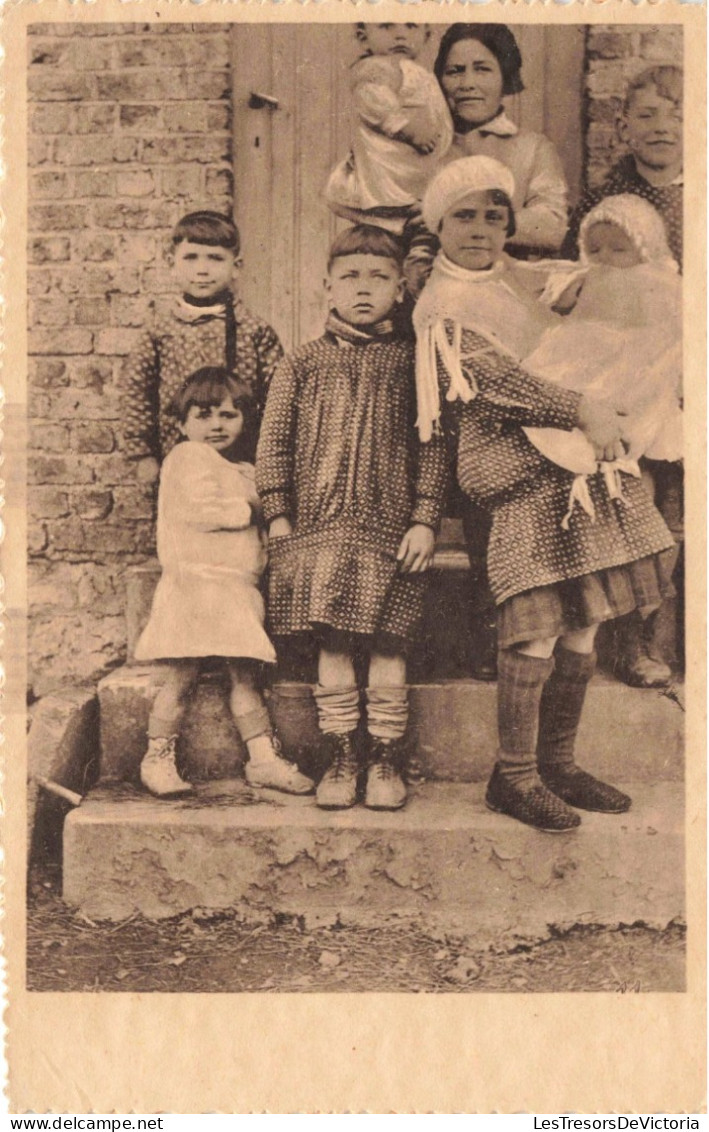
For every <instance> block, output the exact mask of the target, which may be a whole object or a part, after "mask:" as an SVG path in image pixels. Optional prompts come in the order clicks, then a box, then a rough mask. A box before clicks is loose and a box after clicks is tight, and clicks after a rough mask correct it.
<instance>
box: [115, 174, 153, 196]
mask: <svg viewBox="0 0 709 1132" xmlns="http://www.w3.org/2000/svg"><path fill="white" fill-rule="evenodd" d="M116 192H117V194H118V196H120V197H149V196H153V195H154V193H155V178H154V177H153V174H152V173H150V172H148V171H147V170H143V169H139V170H135V171H131V172H130V173H127V172H126V173H119V174H118V175H117V177H116Z"/></svg>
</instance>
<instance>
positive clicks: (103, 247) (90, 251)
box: [74, 232, 117, 262]
mask: <svg viewBox="0 0 709 1132" xmlns="http://www.w3.org/2000/svg"><path fill="white" fill-rule="evenodd" d="M116 249H117V241H116V237H115V236H107V235H105V234H104V233H102V232H82V233H81V235H79V236H75V237H74V250H75V254H76V256H77V258H78V259H80V260H91V261H93V262H101V261H105V260H112V259H115V258H116Z"/></svg>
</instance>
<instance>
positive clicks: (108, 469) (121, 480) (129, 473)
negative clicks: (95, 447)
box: [93, 449, 136, 487]
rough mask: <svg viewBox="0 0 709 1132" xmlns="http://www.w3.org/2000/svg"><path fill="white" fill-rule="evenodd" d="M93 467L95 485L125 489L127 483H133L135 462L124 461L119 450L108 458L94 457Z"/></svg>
mask: <svg viewBox="0 0 709 1132" xmlns="http://www.w3.org/2000/svg"><path fill="white" fill-rule="evenodd" d="M93 466H94V468H95V470H96V481H97V483H101V484H107V485H109V486H111V487H113V485H114V484H115V485H118V486H120V487H125V485H126V484H127V483H131V482H135V476H136V471H135V467H136V466H135V462H134V461H131V460H126V458H125V456H124V455H123V453H122V452H121V451H120V449H119V451H117V452H112V453H111V454H110V455H109V456H100V455H97V456H94V458H93Z"/></svg>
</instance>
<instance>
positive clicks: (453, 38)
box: [433, 24, 524, 95]
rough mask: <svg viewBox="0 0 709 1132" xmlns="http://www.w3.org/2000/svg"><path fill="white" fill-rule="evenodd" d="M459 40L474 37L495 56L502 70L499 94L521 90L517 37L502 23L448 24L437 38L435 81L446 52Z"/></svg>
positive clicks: (441, 73)
mask: <svg viewBox="0 0 709 1132" xmlns="http://www.w3.org/2000/svg"><path fill="white" fill-rule="evenodd" d="M463 39H476V40H477V41H478V42H479V43H482V45H483V47H486V48H487V49H488V51H489V52H490V53H491V54H492V55H494V56H495V58H496V59H497V62H498V64H499V67H500V71H501V72H502V93H503V95H506V94H519V93H520V91H522V90H524V83H523V82H522V76H521V75H520V71H521V70H522V56H521V54H520V50H519V47H518V46H517V40H516V39H515V37H514V36H513V34H512V32H511V31H510V29H509V28H508V27H507V25H506V24H451V26H450V27H449V28H448V30H447V31H446V32H445V33H444V35H443V37H442V39H441V45H440V47H439V48H438V55H437V56H436V62H435V63H434V65H433V70H434V72H435V75H436V78H437V79H438V81H439V83H440V81H441V77H442V75H443V72H444V70H445V68H446V63H447V61H448V55H449V53H450V50H451V47H453V45H454V44H455V43H460V42H461V40H463Z"/></svg>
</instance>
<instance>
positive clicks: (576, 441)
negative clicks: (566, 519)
mask: <svg viewBox="0 0 709 1132" xmlns="http://www.w3.org/2000/svg"><path fill="white" fill-rule="evenodd" d="M569 266H570V265H569ZM524 364H525V368H526V369H528V370H529V371H530V372H531V373H534V374H536V375H537V376H538V377H543V378H546V379H547V380H548V381H553V382H555V383H556V384H558V385H563V386H566V388H568V389H575V390H577V391H578V392H581V393H585V394H589V395H592V396H594V397H597V398H601V399H605V400H607V401H609V402H611V403H613V404H614V405H617V406H618V407H619V408H622V409H624V410H625V411H626V412H627V414H628V415H627V419H626V422H625V425H624V433H625V435H626V437H627V440H628V441H629V451H628V459H629V460H637V458H638V457H639V456H647V457H648V458H650V459H653V460H680V459H681V458H682V410H681V407H680V398H681V382H682V321H681V281H680V278H679V276H678V275H677V273H676V272H675V271H673V270H671V269H669V268H667V267H665V266H664V265H658V264H650V263H642V264H639V265H638V266H636V267H630V268H616V267H602V266H594V267H591V268H589V269H587V271H586V272H585V279H584V284H583V289H582V291H581V295H580V297H579V301H578V303H577V305H576V306H575V308H574V309H573V311H572V312H571V314H569V315H567V316H566V317H565V318H563V319H562V320H561V321H560V322H559V323H558V324H557V325H556V326H555V327H554V328H553V329H552V330H549V331H548V332H547V333H545V334H544V335H543V337H542V338H541V340H540V342H539V345H538V346H537V347H536V349H535V350H533V352H532V353H531V354H529V355H528V356H527V357H526V358H525V362H524ZM525 431H526V433H527V436H528V437H529V439H530V440H531V441H532V443H533V444H534V445H535V447H536V448H537V449H538V450H539V451H540V452H541V453H542V454H543V455H544V456H546V457H547V458H548V459H549V460H552V461H553V462H554V463H555V464H559V465H560V466H561V467H564V468H567V469H568V470H570V471H573V472H577V473H579V474H592V473H593V472H595V471H596V469H597V466H598V465H597V462H596V459H595V456H594V453H593V449H592V447H591V445H590V444H589V443H588V441H587V440H586V438H585V437H584V436H583V434H582V433H581V432H580V431H579V430H578V429H575V430H574V431H573V432H571V433H565V432H561V431H559V430H557V429H539V428H534V429H532V428H530V429H525Z"/></svg>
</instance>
